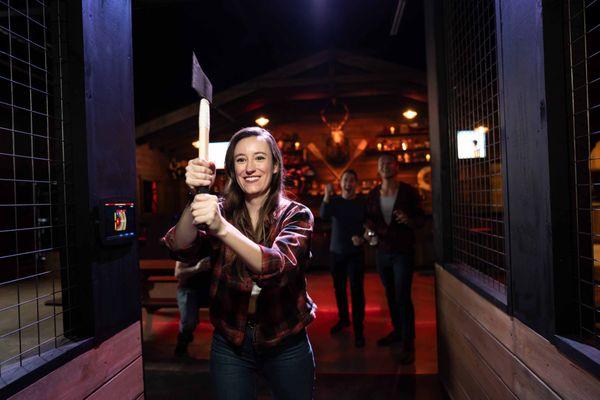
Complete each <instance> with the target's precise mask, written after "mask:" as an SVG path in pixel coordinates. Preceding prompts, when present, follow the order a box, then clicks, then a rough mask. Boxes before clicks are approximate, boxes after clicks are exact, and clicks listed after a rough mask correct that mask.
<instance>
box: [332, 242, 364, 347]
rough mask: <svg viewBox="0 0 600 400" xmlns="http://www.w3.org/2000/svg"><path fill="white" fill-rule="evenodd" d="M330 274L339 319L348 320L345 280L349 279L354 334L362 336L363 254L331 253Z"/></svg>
mask: <svg viewBox="0 0 600 400" xmlns="http://www.w3.org/2000/svg"><path fill="white" fill-rule="evenodd" d="M331 275H332V277H333V287H334V289H335V300H336V302H337V307H338V315H339V319H340V321H350V317H349V313H348V295H347V293H346V282H347V280H348V279H349V280H350V296H351V298H352V323H353V326H354V334H355V335H356V336H362V334H363V322H364V319H365V289H364V277H365V269H364V256H363V253H362V252H359V253H346V254H339V253H331Z"/></svg>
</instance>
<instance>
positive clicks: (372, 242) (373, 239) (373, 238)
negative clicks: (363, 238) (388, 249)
mask: <svg viewBox="0 0 600 400" xmlns="http://www.w3.org/2000/svg"><path fill="white" fill-rule="evenodd" d="M367 238H368V241H369V246H377V244H379V238H378V237H377V235H376V234H375V232H373V231H372V230H370V229H368V230H367Z"/></svg>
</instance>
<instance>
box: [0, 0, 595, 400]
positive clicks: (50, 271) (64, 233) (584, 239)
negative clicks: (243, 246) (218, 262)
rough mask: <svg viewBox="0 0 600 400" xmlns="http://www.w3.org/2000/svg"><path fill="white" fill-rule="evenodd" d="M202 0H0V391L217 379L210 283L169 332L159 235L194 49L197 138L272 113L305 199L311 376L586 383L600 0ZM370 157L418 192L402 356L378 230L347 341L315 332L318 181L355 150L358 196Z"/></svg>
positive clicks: (189, 103) (321, 238)
mask: <svg viewBox="0 0 600 400" xmlns="http://www.w3.org/2000/svg"><path fill="white" fill-rule="evenodd" d="M200 3H202V4H200ZM209 3H210V4H206V2H193V1H188V0H177V1H173V0H172V1H166V0H132V1H125V0H123V1H118V2H117V1H103V2H94V1H81V2H79V1H68V2H67V1H65V0H46V1H38V0H28V1H26V2H17V1H6V0H0V398H2V399H5V398H6V399H13V400H15V399H27V400H29V399H109V398H110V399H124V400H125V399H131V400H139V399H151V400H154V399H171V398H176V399H203V400H209V399H216V398H219V393H217V392H216V391H215V390H214V387H213V384H212V382H211V375H210V354H211V353H210V349H211V340H212V335H213V330H214V328H213V326H212V325H211V323H210V321H209V303H210V302H209V301H206V304H202V305H201V307H200V309H199V311H198V313H199V323H198V326H197V327H196V330H195V331H194V340H193V341H192V342H191V344H190V345H189V348H188V351H187V353H186V354H185V355H184V356H182V355H181V354H176V351H175V348H176V343H177V340H178V334H179V321H180V317H181V315H180V312H179V310H178V308H177V290H178V281H177V278H175V276H174V268H175V261H174V260H173V258H172V255H171V254H169V251H168V250H167V249H166V247H165V246H164V245H163V244H162V243H161V238H162V237H163V236H164V235H165V233H166V232H167V230H168V229H169V228H170V227H171V226H173V225H174V224H175V223H176V222H177V220H178V217H179V215H180V213H181V211H182V210H183V209H184V207H185V206H186V205H187V203H188V201H189V193H188V192H189V190H188V188H187V187H186V185H185V177H184V176H185V167H186V165H187V162H188V160H190V159H192V158H194V157H196V156H197V154H198V150H197V148H196V147H195V146H194V142H195V141H196V140H198V100H199V99H198V98H197V95H196V93H194V92H193V90H192V89H191V88H190V81H191V75H190V74H189V72H190V71H189V70H190V68H191V61H192V52H194V53H195V54H196V56H197V57H198V60H199V61H200V64H202V66H203V69H204V72H205V73H206V74H207V76H209V77H210V78H211V81H213V85H214V97H213V99H212V103H211V105H210V107H211V108H210V119H211V126H210V141H211V143H213V144H214V143H221V144H223V143H225V145H226V143H227V142H229V140H230V138H231V136H232V135H233V134H234V133H235V132H236V131H238V130H239V129H241V128H243V127H248V126H256V125H260V126H263V127H264V128H265V129H268V130H269V131H270V132H271V133H272V134H273V136H274V138H275V139H276V141H277V145H278V147H279V149H280V150H281V152H282V154H283V159H284V166H285V169H286V193H287V195H288V196H289V197H291V198H292V199H294V200H296V201H298V202H300V203H302V204H305V205H306V206H308V207H309V208H310V210H311V211H312V214H313V215H314V228H313V232H312V242H311V248H310V251H311V253H312V259H311V261H310V264H309V266H308V270H307V277H306V279H307V286H308V292H309V294H310V296H311V297H312V298H313V299H314V301H315V303H316V304H317V306H318V309H317V318H316V320H315V321H314V322H313V323H311V324H310V325H309V326H308V327H307V332H308V335H309V337H310V341H311V343H312V348H313V351H314V356H315V363H316V377H315V386H314V398H315V399H338V398H339V399H365V398H370V399H373V400H376V399H397V398H402V399H404V398H406V399H423V400H434V399H435V400H438V399H453V400H458V399H501V400H504V399H569V400H571V399H577V400H595V399H600V239H599V238H600V162H599V161H598V160H599V159H600V19H599V17H600V0H595V1H594V0H560V1H559V0H543V1H539V2H523V1H518V0H480V1H477V2H468V1H466V0H460V1H459V0H457V1H451V2H440V1H436V0H425V1H423V2H420V1H416V0H385V1H382V2H380V4H379V3H378V4H377V5H375V4H370V3H369V4H368V5H367V4H366V3H368V2H361V1H360V0H327V1H326V0H318V1H313V2H303V1H302V0H290V1H289V2H281V4H278V3H277V2H274V3H273V2H260V1H258V2H252V4H250V3H248V2H241V1H239V0H225V1H223V2H209ZM283 3H285V4H283ZM261 119H262V120H261ZM223 148H224V147H221V149H223ZM382 155H392V156H393V157H394V159H395V160H396V161H397V163H398V167H399V173H398V176H397V179H398V180H401V181H403V182H406V183H408V184H409V185H411V186H412V187H413V188H414V189H415V190H416V191H417V192H418V194H419V198H420V202H421V204H420V205H421V208H422V210H423V214H424V218H423V224H421V225H419V226H418V227H416V228H415V236H416V244H415V248H414V255H415V260H414V264H415V265H414V271H413V274H412V276H413V281H412V300H413V302H414V307H415V321H416V322H415V326H416V328H415V329H416V339H415V345H414V347H415V348H414V360H411V361H409V362H406V361H405V360H404V361H403V359H402V349H401V348H400V346H398V345H395V344H392V345H390V346H385V347H384V346H380V345H378V344H377V340H378V339H379V338H381V337H383V336H384V335H386V334H387V333H388V332H390V329H393V328H392V323H391V321H390V316H389V312H388V307H389V306H388V300H387V299H386V294H385V289H384V287H383V285H382V282H381V279H380V276H379V273H378V270H377V261H376V253H377V251H378V250H377V247H375V246H368V245H365V248H364V269H365V278H364V289H365V297H366V306H365V332H364V334H365V340H366V343H365V344H364V347H362V346H357V345H356V342H355V338H354V337H353V334H352V333H351V332H352V331H351V330H349V329H345V330H343V331H342V332H341V333H339V334H335V335H334V334H332V333H331V331H330V329H331V327H332V326H333V325H334V324H335V323H336V322H337V321H338V318H339V317H338V309H337V305H336V298H335V293H334V289H333V284H332V276H331V272H330V261H331V260H330V251H329V246H330V240H331V229H332V225H331V222H329V221H327V220H325V219H323V218H322V217H321V215H320V210H319V208H320V205H321V202H322V199H323V196H324V192H325V187H326V185H328V184H333V185H334V187H335V188H336V190H337V192H338V193H339V189H340V188H339V185H340V178H341V175H342V172H343V171H345V170H347V169H353V170H354V171H356V173H357V175H358V187H357V192H358V195H359V196H360V198H363V196H366V195H367V194H368V193H369V192H370V191H371V190H373V189H374V188H377V186H378V185H379V183H380V176H379V174H378V159H379V157H381V156H382ZM225 184H226V176H225V173H224V171H223V170H222V169H218V170H217V178H216V183H215V185H214V187H213V189H212V190H213V192H214V193H216V194H218V195H219V194H222V193H223V190H224V187H225ZM213 310H214V309H213ZM258 379H259V388H258V392H257V397H256V398H258V399H270V398H272V395H271V392H270V389H269V386H268V385H267V384H266V381H265V379H263V377H260V376H259V377H258Z"/></svg>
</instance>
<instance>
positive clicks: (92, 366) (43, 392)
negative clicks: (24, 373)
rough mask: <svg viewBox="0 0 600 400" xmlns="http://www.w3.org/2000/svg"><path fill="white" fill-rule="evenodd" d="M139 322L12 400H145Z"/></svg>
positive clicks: (34, 384) (55, 371) (16, 395)
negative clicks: (140, 399) (142, 399)
mask: <svg viewBox="0 0 600 400" xmlns="http://www.w3.org/2000/svg"><path fill="white" fill-rule="evenodd" d="M143 395H144V380H143V368H142V343H141V327H140V323H139V321H138V322H136V323H134V324H132V325H130V326H129V327H128V328H126V329H124V330H122V331H121V332H119V333H118V334H116V335H115V336H113V337H112V338H110V339H108V340H107V341H105V342H104V343H102V344H101V345H100V346H99V347H97V348H95V349H92V350H90V351H88V352H86V353H84V354H82V355H80V356H79V357H77V358H75V359H74V360H72V361H70V362H68V363H67V364H65V365H63V366H62V367H60V368H58V369H57V370H54V371H52V372H51V373H50V374H48V375H46V376H45V377H43V378H42V379H40V380H38V381H37V382H35V383H33V384H32V385H30V386H28V387H27V388H25V389H23V390H22V391H20V392H19V393H17V394H15V395H14V396H12V397H11V398H10V400H30V399H39V400H42V399H61V400H80V399H90V400H92V399H93V400H103V399H106V400H115V399H119V400H134V399H139V398H143Z"/></svg>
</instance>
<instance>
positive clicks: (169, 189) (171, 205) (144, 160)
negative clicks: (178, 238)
mask: <svg viewBox="0 0 600 400" xmlns="http://www.w3.org/2000/svg"><path fill="white" fill-rule="evenodd" d="M135 157H136V169H137V187H136V196H137V198H138V199H139V200H140V201H141V195H142V181H144V180H147V181H155V182H156V183H157V184H158V213H159V214H169V213H172V212H173V210H179V209H180V208H181V207H182V206H183V205H185V202H186V200H187V197H186V193H187V191H186V190H185V185H184V184H183V182H182V181H176V180H174V179H173V178H172V177H171V175H170V173H169V161H170V160H169V158H168V157H167V156H166V155H165V154H164V153H162V152H161V151H159V150H158V149H156V148H151V147H150V146H149V145H148V144H147V143H145V144H141V145H137V146H136V150H135ZM141 206H142V205H141V204H140V207H141ZM140 212H141V213H142V214H143V210H141V209H140Z"/></svg>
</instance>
